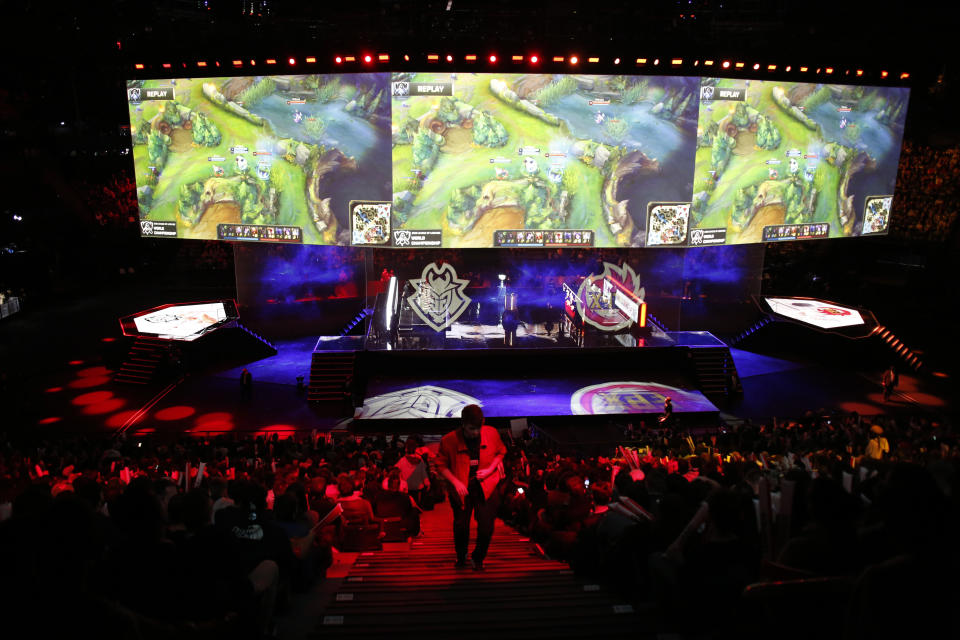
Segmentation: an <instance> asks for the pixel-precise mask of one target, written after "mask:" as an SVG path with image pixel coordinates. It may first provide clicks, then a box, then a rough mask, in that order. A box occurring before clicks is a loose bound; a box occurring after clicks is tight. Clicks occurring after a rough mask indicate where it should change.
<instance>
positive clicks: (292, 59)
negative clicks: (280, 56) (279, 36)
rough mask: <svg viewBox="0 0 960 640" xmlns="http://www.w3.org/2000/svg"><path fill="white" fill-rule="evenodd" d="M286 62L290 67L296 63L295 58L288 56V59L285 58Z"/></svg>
mask: <svg viewBox="0 0 960 640" xmlns="http://www.w3.org/2000/svg"><path fill="white" fill-rule="evenodd" d="M287 64H289V65H290V66H291V67H292V66H293V65H295V64H297V60H296V58H288V59H287Z"/></svg>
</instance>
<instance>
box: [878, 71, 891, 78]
mask: <svg viewBox="0 0 960 640" xmlns="http://www.w3.org/2000/svg"><path fill="white" fill-rule="evenodd" d="M888 75H890V74H889V73H887V72H886V71H881V72H880V77H881V78H886V77H887V76H888Z"/></svg>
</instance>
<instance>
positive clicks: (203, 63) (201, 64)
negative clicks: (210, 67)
mask: <svg viewBox="0 0 960 640" xmlns="http://www.w3.org/2000/svg"><path fill="white" fill-rule="evenodd" d="M197 66H198V67H205V66H207V63H206V62H204V61H203V60H200V61H198V62H197Z"/></svg>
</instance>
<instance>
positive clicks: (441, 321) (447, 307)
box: [407, 262, 470, 331]
mask: <svg viewBox="0 0 960 640" xmlns="http://www.w3.org/2000/svg"><path fill="white" fill-rule="evenodd" d="M469 283H470V281H469V280H461V279H459V278H457V272H456V270H455V269H454V268H453V265H452V264H450V263H449V262H447V263H444V265H443V266H442V267H441V266H438V265H437V263H436V262H431V263H430V264H428V265H427V266H426V267H424V268H423V272H422V273H421V274H420V279H419V280H411V281H410V284H412V285H413V290H414V293H413V294H412V295H410V296H409V297H408V298H407V302H409V303H410V306H411V307H412V308H413V310H414V312H416V314H417V315H418V316H420V319H421V320H423V321H424V322H426V323H427V324H428V325H429V326H430V327H431V328H433V330H434V331H443V330H444V329H446V328H447V327H449V326H450V325H451V324H453V323H454V322H455V321H456V320H457V318H459V317H460V315H461V314H462V313H463V312H464V311H466V310H467V305H469V304H470V298H468V297H467V296H466V295H464V293H463V292H464V290H465V289H466V288H467V285H468V284H469Z"/></svg>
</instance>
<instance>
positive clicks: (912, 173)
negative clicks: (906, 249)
mask: <svg viewBox="0 0 960 640" xmlns="http://www.w3.org/2000/svg"><path fill="white" fill-rule="evenodd" d="M958 185H960V148H958V147H950V148H947V149H936V148H933V147H928V146H922V145H917V144H914V143H911V142H909V141H904V143H903V148H902V150H901V153H900V167H899V174H898V175H897V193H896V196H895V197H894V205H893V211H892V215H891V216H890V226H891V233H892V234H893V235H895V236H899V237H904V238H909V239H911V240H931V241H938V240H943V239H945V238H947V237H949V236H950V235H951V233H952V232H953V227H954V223H955V222H956V219H957V195H958Z"/></svg>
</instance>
